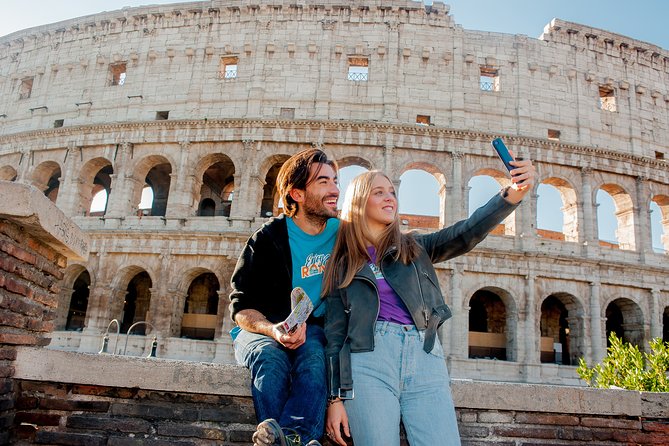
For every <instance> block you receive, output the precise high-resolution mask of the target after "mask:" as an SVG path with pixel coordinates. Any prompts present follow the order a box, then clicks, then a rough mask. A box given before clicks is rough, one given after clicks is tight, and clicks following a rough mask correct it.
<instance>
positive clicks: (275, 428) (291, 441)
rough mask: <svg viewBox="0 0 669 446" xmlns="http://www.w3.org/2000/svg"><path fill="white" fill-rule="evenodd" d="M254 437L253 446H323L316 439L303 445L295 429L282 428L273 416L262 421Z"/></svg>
mask: <svg viewBox="0 0 669 446" xmlns="http://www.w3.org/2000/svg"><path fill="white" fill-rule="evenodd" d="M284 431H286V433H284ZM252 439H253V446H322V445H321V444H320V443H319V442H318V441H316V440H311V441H310V442H309V443H307V444H306V445H303V443H302V439H301V438H300V434H298V433H297V432H296V431H295V430H294V429H290V428H281V426H280V425H279V423H277V422H276V420H275V419H273V418H268V419H266V420H265V421H263V422H262V423H260V424H259V425H258V427H257V428H256V431H255V432H254V433H253V437H252Z"/></svg>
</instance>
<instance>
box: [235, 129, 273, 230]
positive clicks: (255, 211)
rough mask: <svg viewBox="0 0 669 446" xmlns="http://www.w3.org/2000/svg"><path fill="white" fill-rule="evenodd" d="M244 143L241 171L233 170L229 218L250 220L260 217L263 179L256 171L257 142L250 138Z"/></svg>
mask: <svg viewBox="0 0 669 446" xmlns="http://www.w3.org/2000/svg"><path fill="white" fill-rule="evenodd" d="M242 143H243V144H244V158H243V164H242V165H243V166H244V170H243V171H241V170H240V171H237V172H235V175H234V177H235V196H234V199H233V201H232V210H231V212H230V218H231V219H232V220H252V219H254V218H256V217H260V205H261V202H262V194H263V187H264V186H265V180H264V179H263V178H260V175H259V174H258V172H257V162H256V153H255V152H256V151H257V150H258V148H259V146H258V143H257V142H256V141H254V140H251V139H245V140H243V141H242Z"/></svg>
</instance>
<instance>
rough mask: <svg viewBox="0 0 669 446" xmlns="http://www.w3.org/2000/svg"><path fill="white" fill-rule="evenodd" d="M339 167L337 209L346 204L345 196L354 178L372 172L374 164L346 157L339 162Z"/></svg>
mask: <svg viewBox="0 0 669 446" xmlns="http://www.w3.org/2000/svg"><path fill="white" fill-rule="evenodd" d="M337 165H338V166H339V170H338V171H337V184H338V186H339V199H338V200H337V209H341V207H342V205H343V204H344V196H345V195H346V189H347V188H348V185H349V184H351V181H352V180H353V178H355V177H357V176H358V175H360V174H361V173H364V172H367V171H368V170H370V169H371V168H372V164H371V163H370V162H369V161H367V160H366V159H363V158H360V157H346V158H343V159H341V160H337Z"/></svg>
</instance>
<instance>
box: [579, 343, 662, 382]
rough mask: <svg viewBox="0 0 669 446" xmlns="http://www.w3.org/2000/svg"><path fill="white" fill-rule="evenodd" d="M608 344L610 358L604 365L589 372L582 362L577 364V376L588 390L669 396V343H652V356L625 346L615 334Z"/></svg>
mask: <svg viewBox="0 0 669 446" xmlns="http://www.w3.org/2000/svg"><path fill="white" fill-rule="evenodd" d="M609 344H610V347H609V348H608V355H607V356H606V357H605V358H604V359H603V360H602V363H601V364H597V365H595V366H594V367H592V368H589V367H588V365H587V363H586V362H585V360H584V359H583V358H580V359H579V361H578V368H577V369H576V372H577V373H578V376H580V377H581V379H583V380H584V381H585V382H586V383H587V384H588V385H589V386H591V387H599V388H605V389H608V388H612V387H619V388H622V389H628V390H639V391H645V392H669V378H668V377H667V370H669V342H663V341H662V339H660V338H656V339H653V340H652V341H651V342H650V350H651V351H650V353H642V352H641V351H639V347H637V346H636V345H632V344H630V343H625V342H623V341H622V339H620V338H618V337H617V336H616V334H615V333H613V332H612V333H611V335H610V336H609Z"/></svg>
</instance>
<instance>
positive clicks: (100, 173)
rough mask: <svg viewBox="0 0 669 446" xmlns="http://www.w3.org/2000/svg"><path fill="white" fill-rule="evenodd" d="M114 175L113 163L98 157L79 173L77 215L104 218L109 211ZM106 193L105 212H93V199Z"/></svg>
mask: <svg viewBox="0 0 669 446" xmlns="http://www.w3.org/2000/svg"><path fill="white" fill-rule="evenodd" d="M113 173H114V168H113V166H112V162H111V161H109V160H108V159H107V158H104V157H98V158H93V159H91V160H89V161H87V162H86V163H85V164H84V165H83V166H82V167H81V171H80V173H79V196H80V204H79V206H80V207H79V212H77V215H82V214H83V215H88V216H102V215H105V213H106V211H107V202H108V200H109V194H110V193H111V186H112V184H111V183H112V178H111V175H113ZM102 191H105V194H106V199H105V205H104V210H102V211H95V212H91V203H92V201H93V198H94V197H95V196H96V195H97V194H98V193H101V192H102Z"/></svg>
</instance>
